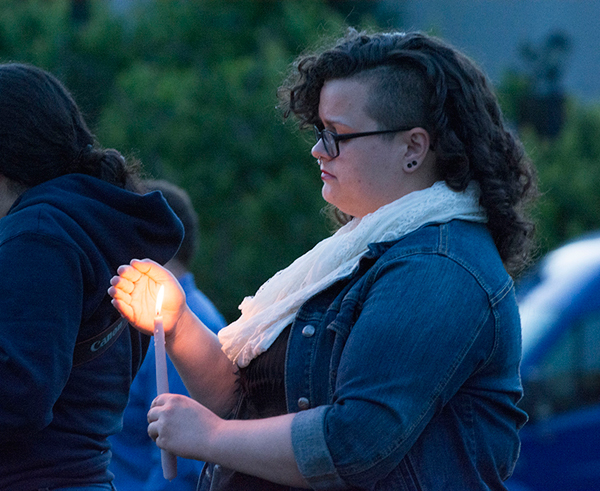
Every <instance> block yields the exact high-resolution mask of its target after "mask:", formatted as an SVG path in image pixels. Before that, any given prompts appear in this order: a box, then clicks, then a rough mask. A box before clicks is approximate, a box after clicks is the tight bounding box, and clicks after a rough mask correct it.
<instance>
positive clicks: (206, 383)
mask: <svg viewBox="0 0 600 491" xmlns="http://www.w3.org/2000/svg"><path fill="white" fill-rule="evenodd" d="M284 89H285V90H283V91H282V97H283V99H284V103H285V104H286V105H287V108H288V110H289V111H290V112H291V113H293V114H294V115H296V116H297V117H298V118H299V120H300V122H301V125H302V126H304V127H306V126H311V125H314V127H315V134H316V141H317V142H316V144H315V145H314V147H313V148H312V155H313V156H314V157H315V158H316V159H317V162H318V164H319V168H320V172H321V179H322V180H323V189H322V194H323V197H324V198H325V200H326V201H327V202H328V203H330V204H331V205H332V206H333V207H335V210H336V211H337V216H338V217H339V219H340V224H341V225H342V227H341V228H340V229H339V230H338V231H337V232H336V233H335V234H334V235H333V236H332V237H329V238H327V239H325V240H324V241H322V242H321V243H319V244H317V245H316V246H315V247H314V249H312V250H311V251H309V252H308V253H306V254H305V255H304V256H302V257H300V258H299V259H297V260H296V261H295V262H294V263H292V264H291V265H290V266H289V267H288V268H286V269H284V270H283V271H280V272H279V273H278V274H277V275H275V276H274V277H273V278H271V279H270V280H269V281H268V282H267V283H265V284H264V285H263V286H262V287H261V288H260V289H259V291H258V292H257V293H256V295H255V296H254V297H249V298H247V299H245V300H244V302H243V303H242V305H241V306H240V309H241V311H242V315H241V317H240V318H239V319H238V320H237V321H235V322H234V323H232V324H231V325H229V326H228V327H226V328H224V329H223V330H221V331H220V332H219V336H218V338H217V337H216V336H214V335H212V334H211V333H210V332H209V331H208V330H207V329H206V328H204V326H202V324H201V322H199V321H198V320H197V319H196V318H195V317H194V316H193V314H191V312H190V310H189V309H188V308H187V307H186V305H185V297H184V296H183V294H182V293H181V289H180V288H179V287H178V286H177V283H176V282H175V280H174V278H173V277H172V275H170V274H169V273H168V272H167V271H166V270H164V269H163V268H161V267H160V266H158V265H157V264H156V263H155V262H153V261H149V260H142V261H140V260H133V261H132V262H131V263H130V264H129V265H126V266H122V267H121V268H119V276H117V277H115V278H113V280H112V281H111V283H112V286H111V287H110V289H109V293H110V294H111V295H112V296H113V298H114V300H113V303H114V305H115V306H116V307H117V308H118V309H119V311H120V312H121V313H122V315H124V316H125V318H127V319H128V320H129V321H130V322H132V323H134V324H135V325H136V327H137V328H138V329H140V330H141V331H143V332H151V331H152V327H153V316H154V310H153V302H154V299H155V296H156V293H157V291H158V288H159V285H164V286H165V289H166V290H165V301H164V303H163V311H162V315H163V320H164V329H165V333H166V340H167V341H166V342H167V349H168V351H169V354H170V357H171V359H172V360H173V361H174V363H175V365H176V366H177V368H178V371H179V372H180V374H181V375H182V378H183V379H184V381H185V382H186V385H187V386H188V388H189V390H190V394H191V395H192V397H193V398H194V399H195V400H192V399H190V398H185V397H183V396H175V395H162V396H159V397H157V398H156V399H155V401H154V402H153V405H152V408H151V409H150V411H149V413H148V421H149V423H150V424H149V427H148V433H149V434H150V436H151V437H152V438H153V439H155V440H156V442H157V444H158V446H159V447H161V448H164V449H166V450H168V451H170V452H173V453H175V454H178V455H183V456H186V457H191V458H197V459H201V460H205V461H207V462H213V464H212V465H209V466H207V467H206V469H205V471H204V473H203V475H202V480H201V485H200V489H202V490H205V489H211V490H213V491H214V490H259V489H261V490H262V489H267V490H270V489H290V488H313V489H373V490H395V491H398V490H416V489H456V490H458V489H460V490H487V489H503V487H504V486H503V481H504V480H506V479H507V478H508V477H509V476H510V474H511V472H512V468H513V466H514V464H515V461H516V459H517V456H518V452H519V439H518V430H519V428H520V427H521V426H522V425H523V424H524V423H525V420H526V415H525V414H524V413H523V412H522V411H521V410H520V409H519V408H517V406H516V404H517V402H518V400H519V398H520V397H521V386H520V380H519V362H520V324H519V314H518V310H517V306H516V301H515V297H514V291H513V280H512V278H511V276H510V274H509V272H510V273H515V272H517V271H519V269H520V268H521V267H523V265H524V263H525V261H526V259H527V253H528V250H529V244H530V239H531V235H532V230H533V226H532V224H531V223H530V221H529V220H528V219H527V218H526V216H525V214H524V211H523V205H524V204H525V203H526V202H527V200H528V199H529V198H530V197H532V196H533V195H534V194H535V177H534V171H533V169H532V168H531V166H530V162H529V160H528V159H527V158H526V157H525V155H524V152H523V150H522V147H521V145H520V143H519V142H518V141H517V140H516V139H515V137H514V136H513V135H512V134H511V133H510V132H509V130H508V129H507V128H506V127H505V125H504V122H503V118H502V114H501V112H500V109H499V107H498V104H497V101H496V98H495V96H494V95H493V93H492V90H491V88H490V86H489V83H488V82H487V80H486V78H485V76H484V75H483V74H482V73H481V71H480V70H479V69H478V68H477V67H476V66H475V65H474V64H473V63H472V62H471V61H470V60H469V59H467V58H466V57H465V56H464V55H462V54H461V53H459V52H458V51H456V50H455V49H453V48H452V47H450V46H448V45H447V44H445V43H444V42H442V41H440V40H438V39H436V38H433V37H430V36H427V35H424V34H420V33H409V34H404V33H389V34H388V33H385V34H375V35H366V34H359V33H356V32H355V31H351V32H349V33H348V35H347V36H346V37H345V38H344V39H342V40H340V41H339V42H338V43H337V44H336V45H335V46H334V47H333V48H330V49H326V50H324V51H323V52H321V53H318V54H315V55H306V56H303V57H301V58H300V60H299V61H298V63H297V64H296V65H295V72H294V75H293V76H292V78H291V79H290V80H289V81H288V83H287V84H286V87H285V88H284Z"/></svg>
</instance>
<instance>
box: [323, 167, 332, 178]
mask: <svg viewBox="0 0 600 491" xmlns="http://www.w3.org/2000/svg"><path fill="white" fill-rule="evenodd" d="M333 177H334V176H333V174H330V173H329V172H327V171H324V170H323V169H321V179H323V180H326V179H333Z"/></svg>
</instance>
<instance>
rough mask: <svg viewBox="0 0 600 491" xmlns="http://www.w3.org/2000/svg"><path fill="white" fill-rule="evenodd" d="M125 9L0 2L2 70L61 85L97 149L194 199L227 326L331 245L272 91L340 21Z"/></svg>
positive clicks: (194, 7)
mask: <svg viewBox="0 0 600 491" xmlns="http://www.w3.org/2000/svg"><path fill="white" fill-rule="evenodd" d="M367 3H369V2H367ZM83 4H85V5H83ZM123 4H125V5H126V8H119V9H117V8H115V5H116V3H113V2H108V1H104V0H90V1H89V2H67V1H65V0H57V1H52V2H48V1H43V0H4V1H3V2H0V58H1V60H2V61H4V62H6V61H10V60H13V61H22V62H29V63H33V64H35V65H38V66H40V67H42V68H45V69H47V70H49V71H51V72H52V73H54V74H55V75H57V76H58V77H59V78H60V79H61V80H62V81H63V82H64V83H65V84H66V85H67V87H69V89H70V90H71V91H72V92H73V94H74V96H75V98H76V100H77V101H78V103H79V105H80V106H81V108H82V109H83V111H84V112H85V113H86V115H87V119H88V122H90V126H91V127H92V128H93V130H94V131H95V133H96V135H97V136H98V140H99V141H100V142H101V143H102V144H103V145H104V146H108V147H114V148H117V149H119V150H120V151H122V152H123V153H124V154H126V155H127V154H129V155H134V156H135V157H137V158H139V159H140V160H141V161H142V163H143V165H144V168H145V170H146V172H147V173H148V174H149V175H150V176H152V177H160V178H166V179H169V180H171V181H172V182H174V183H176V184H178V185H180V186H182V187H183V188H185V189H186V190H187V191H188V192H189V193H190V195H191V197H192V201H193V203H194V205H195V207H196V209H197V211H198V212H199V215H200V227H201V247H200V250H199V252H198V255H197V258H196V261H195V263H194V268H193V271H194V273H195V274H196V279H197V281H198V283H199V285H200V286H201V288H202V289H203V290H204V291H205V292H206V293H207V294H208V295H209V296H210V297H211V298H212V299H213V300H214V301H215V303H216V304H217V306H218V307H219V308H220V309H221V311H222V312H223V313H224V314H225V316H226V317H227V319H228V320H230V321H231V320H233V319H235V318H236V317H237V315H238V310H237V306H238V304H239V302H240V301H241V300H242V298H243V297H244V296H245V295H248V294H252V293H253V292H254V291H255V290H256V289H257V288H258V286H260V284H262V283H263V282H264V281H265V280H266V279H267V278H269V277H270V276H271V275H272V274H274V273H275V272H276V271H278V270H279V269H281V268H283V267H285V266H287V265H288V264H290V263H291V261H292V260H293V259H294V258H296V257H297V256H299V255H300V254H302V253H304V252H306V251H307V250H308V249H310V248H311V247H312V246H313V245H314V244H315V243H316V242H317V241H318V240H320V239H322V238H323V237H325V236H326V235H327V234H328V233H329V231H328V230H327V226H328V224H327V222H326V221H325V219H324V218H323V217H321V216H320V210H321V208H322V207H323V205H324V202H323V200H322V198H321V196H320V188H321V182H320V179H319V172H318V170H317V166H316V165H315V159H314V158H312V157H311V156H310V148H311V145H312V143H311V140H312V135H308V134H304V133H302V132H300V131H298V130H297V128H296V125H295V122H293V121H288V122H285V123H284V121H283V118H282V114H281V112H280V111H278V110H277V108H276V106H277V102H278V101H277V97H276V91H277V87H278V85H279V84H280V83H281V82H282V81H283V79H284V78H285V76H286V72H287V70H288V66H289V64H290V63H291V62H292V61H293V59H294V58H295V57H296V56H297V55H298V54H299V53H300V52H301V51H302V50H304V49H306V48H310V47H313V46H315V45H316V44H319V43H320V38H321V37H322V36H324V34H325V33H328V35H329V36H334V37H337V36H340V35H341V34H342V33H343V30H344V24H343V13H341V12H339V11H337V10H334V9H332V8H331V7H330V6H329V5H327V3H325V2H320V1H316V0H314V1H312V0H311V1H306V0H304V1H296V0H290V1H272V2H271V1H269V2H262V1H245V0H231V1H225V0H222V1H217V0H204V1H202V0H195V1H192V0H189V1H183V0H181V1H172V2H162V1H156V2H154V1H131V2H129V3H128V4H127V3H126V2H123ZM82 5H83V7H84V8H81V7H82ZM127 5H128V6H127ZM74 6H77V7H78V8H77V9H75V8H74ZM111 6H112V8H111ZM368 22H371V23H372V22H373V21H372V20H369V21H368ZM355 25H356V23H355ZM358 27H361V26H358Z"/></svg>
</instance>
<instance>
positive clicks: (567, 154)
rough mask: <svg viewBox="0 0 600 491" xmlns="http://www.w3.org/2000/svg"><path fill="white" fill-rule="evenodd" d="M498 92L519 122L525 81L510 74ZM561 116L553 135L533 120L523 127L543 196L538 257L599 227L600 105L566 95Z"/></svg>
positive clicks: (527, 91) (527, 90)
mask: <svg viewBox="0 0 600 491" xmlns="http://www.w3.org/2000/svg"><path fill="white" fill-rule="evenodd" d="M499 95H500V100H501V102H502V106H503V108H504V111H505V114H506V115H507V117H508V118H509V119H511V120H513V121H517V120H518V119H519V111H520V110H521V108H522V106H523V104H524V101H526V100H527V99H528V98H529V97H530V87H529V85H528V81H527V79H526V78H525V77H523V76H520V75H519V74H517V73H514V72H512V73H508V74H507V76H506V77H505V80H504V81H503V83H502V85H501V86H500V88H499ZM563 120H564V123H563V125H562V128H561V131H560V132H559V133H558V135H557V136H556V137H554V138H548V137H544V136H542V135H540V133H539V132H538V131H536V129H535V128H534V126H533V125H531V124H521V125H520V127H519V133H520V137H521V139H522V141H523V142H524V144H525V148H526V150H527V153H528V154H529V156H530V157H531V159H532V160H533V162H534V164H535V166H536V169H537V172H538V178H539V189H540V193H541V196H540V198H539V200H538V203H537V205H536V207H535V209H534V216H535V220H536V225H537V237H538V238H537V240H538V244H539V251H538V255H539V256H541V255H543V254H544V253H546V252H548V251H549V250H551V249H553V248H555V247H557V246H559V245H560V244H562V243H564V242H566V241H568V240H571V239H573V238H575V237H577V236H579V235H582V234H585V233H587V232H590V231H596V230H599V229H600V213H599V212H598V211H599V210H600V106H598V105H590V104H587V105H585V104H582V103H580V102H578V101H576V100H573V99H572V98H569V97H567V98H566V104H565V108H564V116H563Z"/></svg>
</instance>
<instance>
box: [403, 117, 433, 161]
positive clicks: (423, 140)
mask: <svg viewBox="0 0 600 491" xmlns="http://www.w3.org/2000/svg"><path fill="white" fill-rule="evenodd" d="M404 141H405V143H406V152H405V154H404V163H403V166H404V170H405V171H406V172H414V171H415V170H416V169H418V168H419V167H421V166H422V165H423V162H424V161H425V159H426V157H427V154H428V152H429V146H430V142H431V140H430V138H429V133H428V132H427V130H425V129H423V128H421V127H420V126H417V127H416V128H413V129H411V130H409V131H407V132H406V134H405V137H404Z"/></svg>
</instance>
